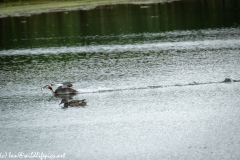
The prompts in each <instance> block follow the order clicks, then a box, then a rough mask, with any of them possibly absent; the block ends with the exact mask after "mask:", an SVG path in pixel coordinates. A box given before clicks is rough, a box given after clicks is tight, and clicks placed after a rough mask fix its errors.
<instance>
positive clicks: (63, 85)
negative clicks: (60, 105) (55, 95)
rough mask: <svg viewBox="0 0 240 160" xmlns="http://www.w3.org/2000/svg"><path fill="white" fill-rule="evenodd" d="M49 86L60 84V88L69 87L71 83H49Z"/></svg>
mask: <svg viewBox="0 0 240 160" xmlns="http://www.w3.org/2000/svg"><path fill="white" fill-rule="evenodd" d="M51 86H62V88H70V87H72V86H73V85H72V83H71V82H63V83H51Z"/></svg>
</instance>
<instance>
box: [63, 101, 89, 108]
mask: <svg viewBox="0 0 240 160" xmlns="http://www.w3.org/2000/svg"><path fill="white" fill-rule="evenodd" d="M62 103H64V107H65V108H66V107H79V106H82V107H84V106H86V104H87V102H86V101H85V99H83V100H72V101H70V102H68V100H67V99H62V101H61V103H60V104H62ZM60 104H59V105H60Z"/></svg>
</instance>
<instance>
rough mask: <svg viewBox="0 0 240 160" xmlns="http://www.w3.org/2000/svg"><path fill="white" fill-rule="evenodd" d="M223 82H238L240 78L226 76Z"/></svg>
mask: <svg viewBox="0 0 240 160" xmlns="http://www.w3.org/2000/svg"><path fill="white" fill-rule="evenodd" d="M223 82H240V80H235V79H233V78H232V77H227V78H225V79H224V81H223Z"/></svg>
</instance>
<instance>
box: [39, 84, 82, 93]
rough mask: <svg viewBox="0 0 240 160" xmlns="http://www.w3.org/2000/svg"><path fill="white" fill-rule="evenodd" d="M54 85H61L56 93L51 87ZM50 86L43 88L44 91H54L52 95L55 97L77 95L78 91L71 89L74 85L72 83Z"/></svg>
mask: <svg viewBox="0 0 240 160" xmlns="http://www.w3.org/2000/svg"><path fill="white" fill-rule="evenodd" d="M54 85H61V86H59V87H58V88H57V89H56V90H55V91H53V89H52V87H51V86H54ZM51 86H50V85H46V86H44V87H43V88H42V90H43V89H44V88H48V89H50V90H51V91H52V93H53V94H54V95H59V94H73V93H77V92H78V91H76V90H75V89H72V88H70V87H72V86H73V85H72V84H71V83H70V82H64V83H62V84H51Z"/></svg>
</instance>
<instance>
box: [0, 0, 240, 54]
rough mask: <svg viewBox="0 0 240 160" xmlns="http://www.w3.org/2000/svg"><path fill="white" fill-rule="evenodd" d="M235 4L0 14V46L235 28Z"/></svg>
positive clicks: (212, 0)
mask: <svg viewBox="0 0 240 160" xmlns="http://www.w3.org/2000/svg"><path fill="white" fill-rule="evenodd" d="M239 8H240V2H239V1H238V0H230V1H226V0H194V1H191V0H188V1H176V2H172V3H165V4H148V5H113V6H100V7H97V8H96V9H94V10H90V11H74V12H60V13H46V14H40V15H33V16H31V17H12V18H1V19H0V26H1V30H0V35H1V43H0V50H4V49H19V48H36V47H51V46H79V45H94V44H111V43H113V44H129V43H130V44H131V43H136V42H138V41H139V40H142V39H143V37H142V36H141V35H140V36H136V37H134V38H125V39H120V38H119V37H118V35H131V34H143V33H159V32H169V31H176V30H199V29H209V28H226V27H238V26H239V24H240V11H239V10H240V9H239ZM98 36H99V37H98ZM164 39H165V37H162V40H164Z"/></svg>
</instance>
